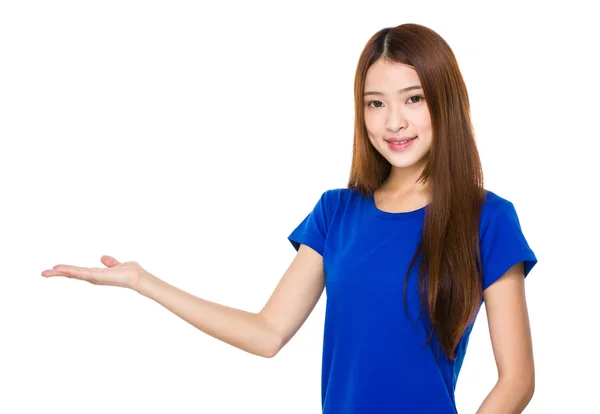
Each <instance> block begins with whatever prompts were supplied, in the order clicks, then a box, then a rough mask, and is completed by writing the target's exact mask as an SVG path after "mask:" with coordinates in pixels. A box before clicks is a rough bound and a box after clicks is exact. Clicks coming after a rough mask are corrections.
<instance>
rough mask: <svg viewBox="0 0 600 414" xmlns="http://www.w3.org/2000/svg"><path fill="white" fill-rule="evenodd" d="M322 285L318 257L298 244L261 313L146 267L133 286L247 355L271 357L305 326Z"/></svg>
mask: <svg viewBox="0 0 600 414" xmlns="http://www.w3.org/2000/svg"><path fill="white" fill-rule="evenodd" d="M324 287H325V278H324V273H323V258H322V256H321V255H320V254H319V253H317V252H316V251H315V250H313V249H311V248H310V247H307V246H305V245H300V249H299V250H298V253H297V254H296V256H295V258H294V260H293V261H292V263H291V264H290V266H289V267H288V269H287V270H286V272H285V273H284V275H283V277H282V278H281V280H280V281H279V283H278V285H277V287H276V288H275V290H274V292H273V294H272V295H271V297H270V298H269V300H268V301H267V303H266V304H265V306H264V308H263V309H262V310H261V311H260V312H259V313H254V312H246V311H244V310H241V309H235V308H231V307H228V306H225V305H221V304H218V303H215V302H211V301H208V300H205V299H201V298H199V297H196V296H194V295H192V294H190V293H188V292H185V291H183V290H181V289H179V288H177V287H175V286H172V285H170V284H168V283H167V282H165V281H163V280H161V279H159V278H157V277H156V276H154V275H152V274H151V273H149V272H147V271H145V270H144V271H143V273H142V275H141V278H140V280H139V281H138V283H137V284H136V286H135V290H136V291H137V292H138V293H139V294H141V295H143V296H146V297H148V298H150V299H152V300H154V301H156V302H157V303H159V304H160V305H162V306H163V307H165V308H166V309H168V310H169V311H171V312H173V313H174V314H175V315H177V316H179V317H180V318H182V319H183V320H185V321H186V322H188V323H190V324H191V325H193V326H194V327H196V328H198V329H199V330H201V331H202V332H204V333H206V334H207V335H210V336H212V337H213V338H216V339H218V340H220V341H223V342H226V343H228V344H229V345H232V346H234V347H236V348H239V349H241V350H244V351H246V352H249V353H251V354H254V355H258V356H262V357H265V358H272V357H273V356H275V355H276V354H277V353H278V352H279V351H280V350H281V348H283V347H284V346H285V344H287V343H288V342H289V340H290V339H291V338H292V337H293V336H294V334H295V333H296V332H297V331H298V330H299V329H300V327H301V326H302V325H303V324H304V322H305V321H306V319H307V318H308V315H310V313H311V312H312V310H313V309H314V307H315V305H316V304H317V302H318V300H319V298H320V297H321V294H322V293H323V289H324Z"/></svg>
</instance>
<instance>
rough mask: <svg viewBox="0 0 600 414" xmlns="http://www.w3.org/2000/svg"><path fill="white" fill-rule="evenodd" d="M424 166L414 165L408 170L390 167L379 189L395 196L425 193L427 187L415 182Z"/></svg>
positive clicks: (424, 184)
mask: <svg viewBox="0 0 600 414" xmlns="http://www.w3.org/2000/svg"><path fill="white" fill-rule="evenodd" d="M423 168H424V166H421V165H415V166H412V167H408V168H397V167H394V166H392V169H391V170H390V174H389V176H388V177H387V179H386V180H385V181H384V182H383V183H382V184H381V187H380V188H381V189H382V190H384V191H386V192H388V191H389V192H391V193H393V194H396V195H404V194H410V193H427V190H428V185H427V184H426V183H422V182H417V180H418V179H419V177H420V176H421V173H422V172H423Z"/></svg>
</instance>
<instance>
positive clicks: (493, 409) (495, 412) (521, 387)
mask: <svg viewBox="0 0 600 414" xmlns="http://www.w3.org/2000/svg"><path fill="white" fill-rule="evenodd" d="M533 391H534V386H533V381H524V380H508V379H506V380H502V379H500V380H498V382H497V383H496V386H495V387H494V388H493V389H492V391H491V392H490V393H489V394H488V396H487V397H486V399H485V400H484V401H483V403H482V404H481V406H480V407H479V410H477V414H520V413H522V412H523V410H524V409H525V407H527V404H529V401H531V398H532V397H533Z"/></svg>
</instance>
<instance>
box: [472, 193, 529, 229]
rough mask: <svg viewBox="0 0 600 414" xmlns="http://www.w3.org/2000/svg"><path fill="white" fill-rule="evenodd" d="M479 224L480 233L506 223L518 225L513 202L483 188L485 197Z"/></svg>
mask: <svg viewBox="0 0 600 414" xmlns="http://www.w3.org/2000/svg"><path fill="white" fill-rule="evenodd" d="M479 224H480V230H481V232H482V235H483V234H485V232H486V230H487V229H488V228H491V227H498V226H506V225H516V226H517V227H518V226H520V224H519V218H518V216H517V211H516V209H515V206H514V204H513V202H512V201H511V200H509V199H507V198H506V197H503V196H501V195H499V194H497V193H495V192H493V191H490V190H487V189H486V190H485V199H484V202H483V205H482V208H481V217H480V220H479Z"/></svg>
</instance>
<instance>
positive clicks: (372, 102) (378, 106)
mask: <svg viewBox="0 0 600 414" xmlns="http://www.w3.org/2000/svg"><path fill="white" fill-rule="evenodd" d="M374 103H376V104H381V105H383V104H382V103H381V101H369V102H367V106H368V107H371V108H380V107H381V106H380V105H377V106H372V105H371V104H374Z"/></svg>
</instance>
